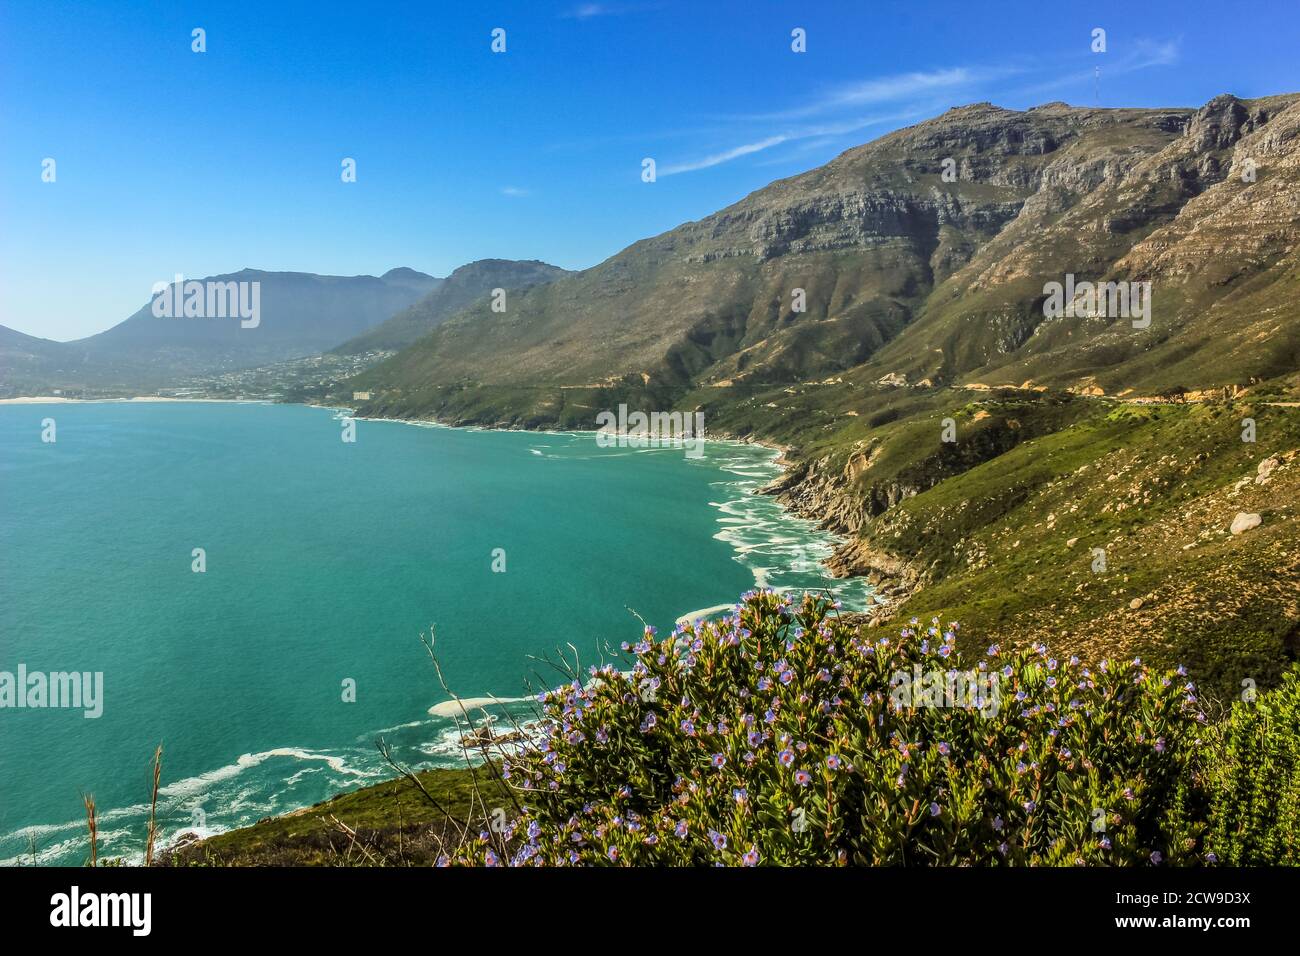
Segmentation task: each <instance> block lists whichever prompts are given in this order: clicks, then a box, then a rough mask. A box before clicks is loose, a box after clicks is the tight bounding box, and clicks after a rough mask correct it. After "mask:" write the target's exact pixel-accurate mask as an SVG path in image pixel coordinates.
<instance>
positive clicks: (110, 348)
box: [0, 268, 443, 391]
mask: <svg viewBox="0 0 1300 956" xmlns="http://www.w3.org/2000/svg"><path fill="white" fill-rule="evenodd" d="M197 281H198V282H199V283H200V284H201V285H202V288H203V291H204V300H205V306H206V302H207V290H208V289H209V288H213V289H218V290H220V294H221V295H222V296H223V297H224V295H225V292H226V290H228V289H229V290H233V294H235V295H238V294H239V292H240V291H241V290H242V291H244V293H245V295H246V298H245V304H247V305H250V306H251V305H252V304H253V302H254V301H256V305H257V309H258V314H257V316H256V320H255V321H254V320H252V319H246V320H241V319H240V318H239V317H238V316H236V315H233V314H229V315H226V316H224V317H193V316H191V317H185V316H183V315H182V316H180V317H175V316H165V315H164V316H161V317H160V316H159V315H156V314H155V311H154V304H155V302H154V300H151V301H150V303H149V304H146V305H144V306H142V307H141V308H140V309H139V310H138V311H137V312H135V313H134V314H133V315H131V316H130V317H129V318H127V319H126V320H124V321H123V322H120V323H118V324H117V325H115V326H113V327H112V328H110V329H108V330H107V331H104V332H100V333H99V334H97V335H92V336H88V337H87V338H84V339H78V340H76V341H73V342H67V343H57V342H49V341H47V340H43V339H33V338H31V337H30V336H22V337H21V338H14V336H19V335H20V334H21V333H11V334H10V335H8V336H6V337H4V338H3V339H0V378H4V379H7V378H9V377H12V376H18V375H21V377H22V379H23V381H25V382H39V383H42V384H44V385H46V386H52V387H58V386H66V387H70V388H78V387H112V388H120V389H123V390H126V391H140V390H147V389H150V388H154V387H157V386H158V385H160V384H165V383H167V382H169V381H172V380H174V379H176V378H178V377H183V376H187V375H193V374H200V373H211V372H218V371H224V370H230V369H239V368H250V367H253V366H258V365H266V364H270V363H274V362H280V361H284V360H286V359H292V358H299V357H302V356H307V355H315V354H319V353H321V352H324V351H326V350H328V349H331V348H333V347H334V346H336V345H338V344H339V343H340V342H343V341H346V340H348V339H350V338H352V337H353V336H355V335H357V334H359V333H361V332H364V331H365V330H367V329H369V328H371V327H372V326H375V325H377V324H379V323H381V322H383V321H384V320H385V319H387V318H389V317H390V316H391V315H393V313H395V312H398V311H400V310H402V309H404V308H406V307H407V306H409V305H410V304H411V303H413V302H415V301H417V300H419V299H420V298H422V297H423V296H424V295H425V294H427V293H428V292H430V291H431V290H433V289H436V288H437V287H438V285H439V284H440V283H441V282H442V281H443V280H442V279H438V278H434V277H433V276H429V275H425V274H424V273H422V272H416V271H415V270H414V269H407V268H399V269H392V270H390V271H389V272H386V273H384V275H382V276H379V277H375V276H326V275H315V274H312V273H305V272H264V271H261V270H257V269H244V270H242V271H240V272H236V273H230V274H226V275H217V276H209V277H207V278H205V279H200V280H197ZM187 282H188V279H187ZM254 283H255V284H256V292H257V296H256V300H254V298H253V294H252V293H253V289H254V285H253V284H254ZM230 284H233V285H230ZM174 285H175V284H174V283H173V284H172V285H171V286H169V289H168V292H167V293H165V295H167V296H169V297H171V296H172V295H173V292H174ZM181 293H182V294H181V296H180V299H181V303H182V305H183V302H184V299H185V296H186V294H187V292H186V290H185V289H182V290H181ZM234 301H235V300H234V299H231V300H230V302H234ZM177 311H181V310H180V309H179V308H178V309H177ZM230 311H231V312H233V311H234V310H233V309H231V310H230Z"/></svg>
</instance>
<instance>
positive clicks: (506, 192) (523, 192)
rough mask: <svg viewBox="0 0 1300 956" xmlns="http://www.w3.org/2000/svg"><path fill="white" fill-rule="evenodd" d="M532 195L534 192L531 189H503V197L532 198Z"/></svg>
mask: <svg viewBox="0 0 1300 956" xmlns="http://www.w3.org/2000/svg"><path fill="white" fill-rule="evenodd" d="M532 194H533V191H532V190H531V189H524V188H522V187H520V186H502V187H501V195H503V196H512V197H519V196H531V195H532Z"/></svg>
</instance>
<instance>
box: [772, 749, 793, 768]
mask: <svg viewBox="0 0 1300 956" xmlns="http://www.w3.org/2000/svg"><path fill="white" fill-rule="evenodd" d="M776 759H777V760H779V761H781V766H782V767H788V766H790V764H792V763H794V751H793V750H790V749H789V748H786V749H785V750H782V751H781V752H780V753H779V754H777V755H776Z"/></svg>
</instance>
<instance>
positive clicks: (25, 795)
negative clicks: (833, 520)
mask: <svg viewBox="0 0 1300 956" xmlns="http://www.w3.org/2000/svg"><path fill="white" fill-rule="evenodd" d="M45 419H53V420H54V427H55V429H56V433H55V437H56V440H55V441H54V442H45V441H42V431H43V421H44V420H45ZM343 425H344V422H342V421H341V420H340V413H338V412H336V411H334V410H330V409H323V408H309V407H303V406H293V405H270V404H255V403H248V404H237V403H144V402H134V403H95V404H48V405H3V406H0V672H9V673H14V674H16V673H17V671H18V668H19V666H20V665H23V666H25V667H26V669H27V671H28V672H29V673H32V672H42V673H49V672H57V671H79V672H90V673H95V672H102V674H103V714H102V716H100V717H98V718H87V717H85V716H84V715H83V712H82V711H81V710H72V709H52V708H22V709H19V708H15V707H5V708H0V864H18V863H31V862H35V863H43V864H79V863H82V862H83V861H84V860H85V857H86V853H87V847H86V839H85V825H84V810H83V806H82V795H83V794H85V793H90V794H93V795H94V797H95V800H96V803H97V804H98V809H99V815H100V832H101V841H102V845H101V854H103V855H108V856H113V855H123V856H127V857H134V856H136V855H138V854H139V852H140V849H141V847H142V846H143V842H144V832H145V826H146V823H145V821H146V818H147V809H148V808H147V803H146V801H147V799H148V795H149V787H150V779H151V761H152V757H153V752H154V748H155V747H156V746H157V745H158V744H160V743H161V744H162V745H163V773H162V789H161V793H160V797H159V810H158V814H159V819H160V821H161V832H162V836H163V838H164V839H170V838H173V837H175V836H176V835H177V834H179V833H182V832H185V831H192V830H198V831H200V832H203V833H208V832H217V831H221V830H226V829H230V828H232V827H237V826H242V825H246V824H249V823H252V822H255V821H256V820H258V819H260V818H262V817H265V816H269V815H274V814H277V813H282V812H285V811H288V810H292V809H296V808H299V807H303V806H308V805H310V804H312V803H314V802H316V801H318V800H321V799H324V798H326V797H329V796H332V795H333V794H336V793H339V792H342V791H345V790H349V789H354V788H356V787H358V786H363V785H366V784H369V783H374V782H377V781H379V780H382V779H384V778H386V777H391V776H393V772H392V770H391V768H389V767H388V766H387V765H386V764H385V763H384V762H383V760H382V758H381V757H380V756H379V754H378V752H377V750H376V748H375V740H376V738H378V737H383V738H384V739H385V740H386V741H388V742H389V744H391V745H392V748H393V752H394V756H396V757H397V758H398V759H399V760H400V761H402V762H403V763H406V764H409V765H412V766H415V767H427V766H436V765H448V766H450V765H456V764H459V763H461V762H462V756H461V748H460V745H459V735H458V734H457V732H456V728H455V723H454V721H453V720H452V719H450V718H448V717H444V716H439V715H437V714H435V713H431V712H430V709H431V708H434V707H435V706H436V705H437V704H439V703H441V702H445V701H447V700H448V694H447V692H446V691H445V690H444V689H443V688H442V687H441V686H440V684H439V682H438V679H437V675H436V673H435V671H434V669H433V666H432V664H431V662H430V660H429V656H428V653H427V652H426V650H425V648H424V646H423V645H422V644H421V641H420V635H421V633H424V634H426V635H427V634H428V633H429V632H430V629H431V628H432V630H433V633H434V635H435V647H436V650H437V654H438V658H439V660H440V662H441V665H442V668H443V673H444V677H445V679H446V681H447V683H448V685H449V687H450V688H451V690H452V691H453V692H454V693H455V694H457V695H459V696H461V697H483V696H494V697H497V698H500V699H503V700H506V701H508V702H509V703H508V709H510V710H511V711H512V712H515V713H516V714H518V715H520V716H526V715H527V714H528V713H529V712H530V709H531V706H532V705H531V701H530V698H529V695H530V693H532V692H534V691H535V690H537V689H540V688H542V687H543V686H553V685H554V684H556V683H559V682H560V680H561V678H560V675H559V672H558V671H556V670H554V669H552V668H551V667H550V666H549V665H548V664H547V663H546V659H547V658H548V657H549V658H551V659H555V658H556V657H557V656H558V655H560V654H563V655H565V656H567V657H568V658H569V659H570V660H572V658H573V657H574V654H575V651H576V654H577V656H578V659H579V663H580V665H581V666H582V667H583V668H585V667H586V666H587V665H588V664H593V663H602V662H604V661H608V660H614V661H615V662H616V663H617V661H618V657H617V649H618V646H619V644H620V643H621V642H623V641H635V640H636V639H637V638H638V636H639V635H640V633H641V629H642V625H641V622H640V620H639V619H638V616H637V615H639V617H640V618H641V619H644V620H645V621H646V622H648V623H650V624H654V625H655V626H656V627H658V628H659V629H660V631H661V632H662V631H666V630H670V629H671V628H672V627H673V625H674V623H675V621H676V620H677V619H678V618H679V617H681V616H683V615H685V614H688V613H692V612H696V611H699V610H702V609H706V608H717V607H718V606H720V605H730V604H731V603H733V602H734V601H735V600H736V599H737V597H738V596H739V595H740V594H741V593H743V592H744V591H747V590H749V589H751V588H753V587H755V586H756V585H762V586H768V587H775V588H779V589H782V590H799V589H817V590H826V591H828V592H830V593H833V594H834V595H835V596H836V597H837V598H839V599H840V600H841V601H842V602H843V605H844V606H845V607H846V608H860V607H863V606H865V604H866V603H867V601H868V600H869V599H870V598H869V590H868V586H867V585H866V584H865V583H864V582H863V581H861V580H848V581H836V580H833V579H831V578H829V577H828V576H827V575H826V573H825V572H824V570H823V569H822V567H821V565H820V561H821V560H822V559H823V558H824V557H826V556H827V555H828V554H829V553H830V549H831V547H832V545H833V543H834V541H833V539H832V538H831V537H830V536H828V535H826V534H825V533H822V532H819V531H817V530H815V528H814V527H813V525H812V523H810V522H808V521H804V520H801V519H798V518H794V517H792V516H790V515H788V514H786V513H785V512H784V511H782V509H781V508H780V506H779V505H777V503H776V502H775V501H773V500H772V499H770V498H768V497H765V496H758V495H753V494H752V493H751V492H752V491H753V490H754V489H755V488H757V487H760V486H761V485H763V484H765V483H766V482H767V481H769V480H771V478H772V477H773V476H775V475H776V474H777V471H778V469H777V466H776V465H775V464H774V457H775V455H774V453H773V452H771V451H770V450H767V449H764V448H761V447H757V446H751V445H743V444H739V443H729V442H709V443H708V444H707V445H706V448H705V454H704V456H703V457H702V458H698V459H692V458H689V457H687V456H686V455H685V454H684V453H683V450H682V449H680V448H660V449H630V448H624V449H618V448H600V447H598V446H597V444H596V440H595V436H594V435H593V434H591V433H587V434H582V433H563V434H560V433H541V432H500V431H483V430H465V429H451V428H444V427H438V426H432V425H420V424H414V423H401V422H387V421H366V420H362V421H358V422H357V423H356V441H355V442H353V443H348V442H344V441H342V440H341V435H342V431H343ZM198 548H201V549H203V553H204V560H205V564H206V567H205V570H203V571H202V572H201V573H200V572H196V571H194V570H193V565H194V561H195V558H194V557H193V554H194V550H195V549H198ZM498 549H500V550H498ZM503 561H504V567H505V570H504V571H500V570H494V565H495V566H496V568H498V569H499V568H500V567H501V565H502V562H503ZM634 612H635V613H634ZM569 645H573V649H570V648H569ZM353 685H354V686H355V701H348V700H345V699H344V698H345V697H347V696H350V695H349V694H347V693H346V688H347V687H350V686H353Z"/></svg>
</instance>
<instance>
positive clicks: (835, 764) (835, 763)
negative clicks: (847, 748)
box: [826, 754, 840, 770]
mask: <svg viewBox="0 0 1300 956" xmlns="http://www.w3.org/2000/svg"><path fill="white" fill-rule="evenodd" d="M826 766H827V767H829V768H830V769H831V770H839V769H840V758H839V755H838V754H831V755H830V756H829V757H827V758H826Z"/></svg>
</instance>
